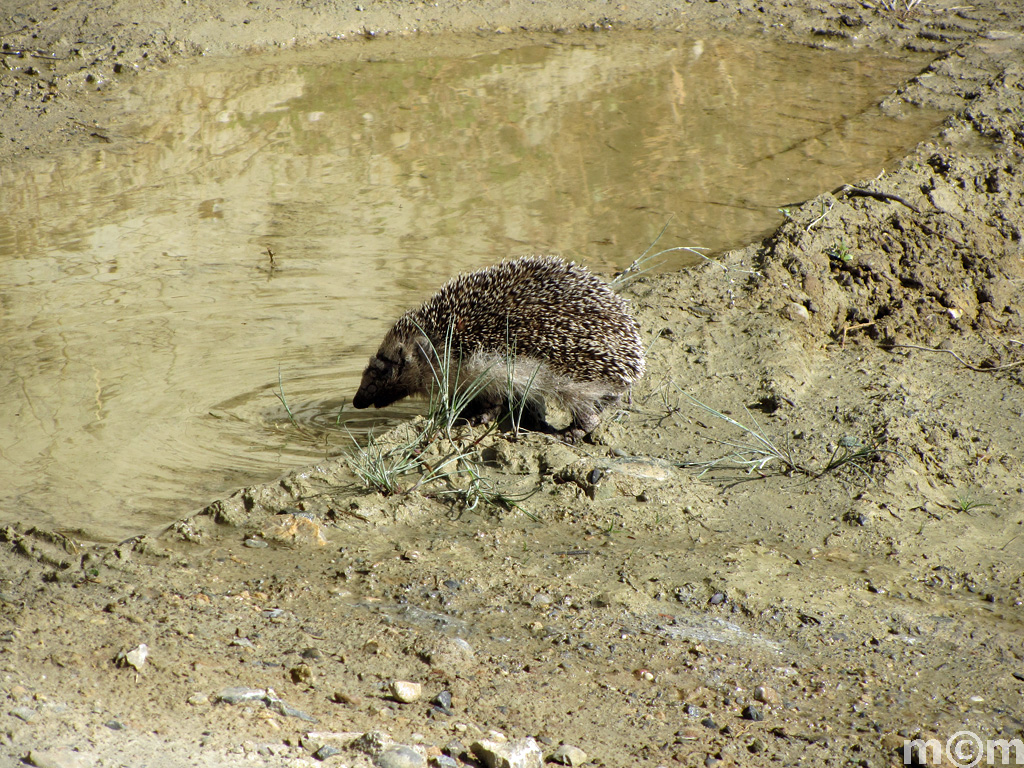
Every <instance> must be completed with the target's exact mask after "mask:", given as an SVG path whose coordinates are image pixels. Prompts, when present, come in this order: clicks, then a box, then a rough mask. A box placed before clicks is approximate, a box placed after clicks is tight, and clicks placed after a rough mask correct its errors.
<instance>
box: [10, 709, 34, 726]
mask: <svg viewBox="0 0 1024 768" xmlns="http://www.w3.org/2000/svg"><path fill="white" fill-rule="evenodd" d="M9 714H12V715H14V716H15V717H16V718H18V719H19V720H24V721H25V722H26V723H28V722H31V720H32V718H34V717H35V716H36V711H35V710H34V709H32V708H30V707H15V708H14V709H12V710H11V711H10V713H9Z"/></svg>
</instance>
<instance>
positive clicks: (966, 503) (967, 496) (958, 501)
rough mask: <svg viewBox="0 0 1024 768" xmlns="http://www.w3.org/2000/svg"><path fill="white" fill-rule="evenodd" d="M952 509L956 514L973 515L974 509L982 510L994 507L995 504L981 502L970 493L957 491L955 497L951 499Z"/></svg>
mask: <svg viewBox="0 0 1024 768" xmlns="http://www.w3.org/2000/svg"><path fill="white" fill-rule="evenodd" d="M953 507H954V509H956V510H957V511H958V512H965V513H967V514H968V515H969V514H971V513H973V512H974V511H975V510H976V509H984V508H985V507H992V508H994V507H995V504H990V503H988V502H987V501H982V500H981V499H979V498H978V497H977V496H975V495H974V494H973V493H971V492H970V491H963V490H961V491H957V494H956V496H955V497H954V498H953Z"/></svg>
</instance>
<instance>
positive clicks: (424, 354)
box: [406, 333, 438, 362]
mask: <svg viewBox="0 0 1024 768" xmlns="http://www.w3.org/2000/svg"><path fill="white" fill-rule="evenodd" d="M406 354H407V355H408V356H409V358H410V360H411V359H413V357H415V358H416V359H417V360H420V361H427V362H433V361H434V360H435V359H436V358H437V356H438V351H437V350H436V349H434V345H433V343H432V342H431V341H430V339H428V338H427V337H426V336H424V335H423V334H422V333H419V334H416V336H414V337H413V339H412V341H411V342H410V343H409V348H408V350H407V352H406Z"/></svg>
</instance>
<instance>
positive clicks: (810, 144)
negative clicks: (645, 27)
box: [0, 33, 938, 540]
mask: <svg viewBox="0 0 1024 768" xmlns="http://www.w3.org/2000/svg"><path fill="white" fill-rule="evenodd" d="M924 64H925V62H924V61H923V60H922V59H916V60H906V59H904V60H879V59H877V58H867V57H866V56H865V54H864V53H863V52H858V53H853V54H842V53H834V52H832V53H825V52H820V51H813V50H810V49H806V48H798V47H782V46H778V45H771V46H768V45H766V44H763V43H758V42H753V41H735V40H694V39H686V38H684V37H680V36H679V35H660V36H653V35H638V34H625V33H615V34H613V35H607V36H606V35H603V34H587V35H569V36H564V37H545V38H530V39H526V38H500V39H498V40H495V39H494V38H491V39H488V40H484V39H482V38H481V39H475V40H452V39H450V38H433V39H432V38H423V39H420V40H404V41H395V42H390V41H367V42H365V43H363V42H361V43H350V44H343V45H338V46H333V47H330V48H328V49H326V50H320V51H317V52H315V53H314V52H305V53H301V52H292V53H287V54H280V53H279V54H265V55H261V56H257V57H249V58H244V59H241V60H231V61H202V62H199V63H197V64H195V65H192V66H189V67H187V68H181V69H173V70H170V71H165V72H162V73H157V74H148V75H144V76H140V77H138V78H137V80H136V81H135V82H134V84H133V85H132V87H131V89H130V91H131V92H130V94H128V96H127V97H126V98H127V100H126V101H125V102H124V103H122V102H121V101H117V102H116V103H114V104H112V110H113V112H114V113H115V114H121V113H122V111H124V114H123V115H122V116H121V117H118V118H116V119H115V118H112V122H111V124H110V125H109V126H102V127H101V128H100V129H99V130H98V131H97V141H98V144H97V147H96V148H95V149H94V150H92V151H90V152H87V153H84V154H82V155H80V156H78V157H77V158H71V157H68V158H61V159H60V160H59V161H55V162H49V163H39V164H36V165H33V166H31V167H20V168H6V169H2V170H0V179H2V186H0V210H3V212H4V215H3V217H2V219H0V318H2V321H0V350H2V359H0V522H9V521H14V520H23V521H26V522H31V523H37V524H42V525H45V526H49V527H58V528H61V529H64V530H67V531H71V532H75V533H77V534H78V535H80V536H83V537H86V538H92V539H98V540H112V539H118V538H122V537H124V536H127V535H131V534H133V533H136V532H139V531H143V530H149V529H151V528H153V527H155V526H158V525H160V524H162V523H166V522H169V521H171V520H173V519H177V518H179V517H181V516H183V515H185V514H187V513H188V512H190V511H191V510H193V509H194V508H196V507H197V506H199V505H201V504H202V503H204V502H207V501H209V500H210V499H211V498H214V497H216V496H217V495H218V494H222V493H224V492H226V491H228V490H230V489H232V488H235V487H238V486H241V485H246V484H252V483H255V482H258V481H262V480H267V479H270V478H272V477H274V476H276V475H278V474H280V473H282V472H284V471H286V470H287V469H289V468H291V467H294V466H296V465H299V464H303V463H308V462H311V461H315V460H317V459H318V458H320V457H322V456H324V455H325V454H336V453H338V452H339V451H341V450H344V449H345V448H346V447H347V446H348V445H351V437H350V434H349V432H348V429H350V430H351V432H352V433H353V434H359V433H360V432H365V430H366V429H367V428H368V427H369V426H371V425H372V424H374V423H375V421H376V423H380V421H379V420H380V417H381V416H384V417H385V418H391V419H394V418H400V417H401V416H403V415H406V414H409V413H411V412H414V411H415V410H416V405H415V404H402V405H400V406H397V407H395V408H393V409H389V411H388V412H387V413H384V414H372V413H371V414H364V413H362V412H360V413H359V414H355V413H354V412H353V413H351V414H350V413H349V412H348V411H347V410H342V406H343V405H344V404H345V403H346V402H347V401H348V400H349V399H350V397H351V395H352V393H353V391H354V388H355V386H356V383H357V381H358V377H359V373H360V371H361V369H362V367H363V365H364V364H365V361H366V358H367V357H368V356H369V355H370V354H371V353H372V352H373V350H374V349H375V348H376V345H377V342H378V341H379V339H380V337H381V335H382V334H383V332H384V331H385V329H386V328H387V327H388V326H389V325H390V323H391V321H393V319H394V318H395V317H396V316H397V315H398V314H399V313H400V312H401V311H402V310H403V309H404V308H407V307H408V306H410V305H412V304H415V303H417V302H418V301H419V300H421V299H422V298H423V297H424V296H426V295H428V294H429V293H431V292H432V290H433V289H435V288H436V287H437V286H439V285H440V284H441V283H442V282H443V281H444V280H445V279H446V278H447V277H449V276H451V275H452V274H454V273H456V272H458V271H461V270H464V269H467V268H473V267H478V266H482V265H485V264H490V263H493V262H495V261H498V260H500V259H502V258H505V257H508V256H511V255H519V254H523V253H533V252H558V253H561V254H563V255H564V256H566V257H569V258H573V259H576V260H579V261H582V262H584V263H586V264H588V265H590V266H591V267H593V268H595V269H597V270H600V271H606V272H610V271H612V270H613V269H614V268H615V267H617V266H619V267H621V266H625V265H626V264H628V263H629V262H631V261H632V260H633V259H634V258H636V257H637V256H638V255H640V253H642V252H643V251H644V250H645V249H646V248H647V247H648V246H650V245H651V244H652V243H653V242H654V241H655V239H656V238H657V236H658V233H659V232H660V231H661V230H662V228H663V227H665V226H666V224H667V225H668V226H667V229H666V231H665V233H664V235H663V236H662V237H661V239H660V241H658V245H657V247H658V248H659V249H662V248H669V247H673V246H684V245H685V246H700V247H705V248H708V249H710V252H712V253H713V252H714V251H720V250H722V249H726V248H730V247H734V246H739V245H742V244H744V243H747V242H750V241H751V240H752V239H753V238H755V237H756V236H757V235H758V234H760V233H763V232H765V231H766V230H768V229H770V228H771V227H773V226H774V225H775V224H776V223H777V222H778V221H779V220H780V218H781V215H780V213H779V210H778V209H779V208H780V207H782V206H784V205H785V204H787V203H790V202H794V201H800V200H804V199H806V198H808V197H811V196H814V195H816V194H818V193H820V192H821V191H824V190H828V189H831V188H833V187H835V186H838V185H839V184H841V183H843V182H844V181H850V180H856V179H858V178H863V177H865V176H871V175H875V174H877V173H878V172H879V171H880V170H881V169H882V168H883V166H884V164H885V163H886V162H887V161H889V160H890V159H891V158H893V157H896V156H899V155H900V154H901V153H902V151H903V150H904V149H905V148H907V147H909V146H912V145H913V144H915V143H916V142H917V141H918V140H920V139H921V138H923V137H924V136H925V135H927V133H928V132H929V131H931V130H933V129H934V127H935V125H936V123H937V119H938V118H937V116H936V115H934V114H923V113H909V112H908V113H907V114H903V115H896V116H894V115H886V114H883V113H882V112H881V111H880V110H879V109H878V108H877V107H876V106H875V105H877V103H878V102H879V101H880V100H881V99H882V97H883V96H884V95H886V94H887V93H888V92H889V91H890V90H891V89H892V88H893V87H894V86H895V85H896V84H898V83H899V82H901V81H903V80H905V79H906V78H908V77H910V76H912V75H913V74H914V73H916V72H917V71H919V70H920V69H921V68H922V67H923V66H924ZM103 137H107V138H114V139H116V141H114V142H112V143H110V144H106V143H102V138H103ZM682 256H683V255H682V254H679V253H674V254H671V255H670V256H669V257H668V263H667V264H666V267H680V266H685V264H686V261H685V260H684V259H683V258H682ZM282 394H283V401H286V402H287V404H288V407H289V409H290V411H291V417H289V414H288V413H287V412H286V409H285V407H284V405H283V401H282V398H281V397H280V396H281V395H282ZM350 416H352V417H353V418H352V420H351V421H350V420H349V417H350ZM346 423H347V425H348V428H347V429H346V428H345V426H344V425H345V424H346Z"/></svg>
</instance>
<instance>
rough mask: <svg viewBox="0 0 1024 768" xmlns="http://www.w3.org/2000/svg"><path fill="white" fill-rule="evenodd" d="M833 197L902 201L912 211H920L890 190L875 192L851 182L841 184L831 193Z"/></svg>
mask: <svg viewBox="0 0 1024 768" xmlns="http://www.w3.org/2000/svg"><path fill="white" fill-rule="evenodd" d="M832 194H833V195H834V196H835V197H871V198H874V199H875V200H882V201H886V200H892V201H893V202H896V203H902V204H903V205H905V206H907V208H909V209H910V210H912V211H913V212H914V213H920V212H921V211H920V209H918V207H917V206H916V205H914V204H913V203H909V202H907V201H906V200H905V199H903V198H902V197H900V196H899V195H894V194H891V193H890V192H876V191H875V190H873V189H864V187H855V186H853V185H852V184H843V186H841V187H839V189H837V190H835V191H834V192H833V193H832Z"/></svg>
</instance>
